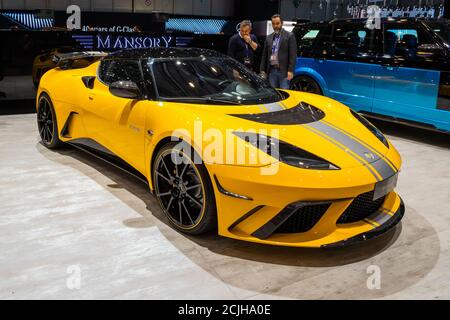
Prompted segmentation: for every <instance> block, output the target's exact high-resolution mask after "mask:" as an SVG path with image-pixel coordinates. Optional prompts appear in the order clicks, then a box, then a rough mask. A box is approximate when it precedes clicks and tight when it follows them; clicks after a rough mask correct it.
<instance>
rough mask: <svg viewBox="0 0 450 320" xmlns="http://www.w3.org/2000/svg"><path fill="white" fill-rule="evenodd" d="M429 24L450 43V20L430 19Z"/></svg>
mask: <svg viewBox="0 0 450 320" xmlns="http://www.w3.org/2000/svg"><path fill="white" fill-rule="evenodd" d="M427 23H428V26H429V27H430V28H431V29H433V31H434V32H436V33H437V34H438V35H439V37H441V39H442V40H444V41H445V42H446V43H447V44H450V22H444V21H429V22H427Z"/></svg>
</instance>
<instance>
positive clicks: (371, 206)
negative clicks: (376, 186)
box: [337, 191, 386, 223]
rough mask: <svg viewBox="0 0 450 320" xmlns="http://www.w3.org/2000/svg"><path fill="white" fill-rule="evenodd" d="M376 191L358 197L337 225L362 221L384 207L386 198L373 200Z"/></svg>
mask: <svg viewBox="0 0 450 320" xmlns="http://www.w3.org/2000/svg"><path fill="white" fill-rule="evenodd" d="M373 195H374V191H370V192H366V193H363V194H360V195H359V196H357V197H356V198H355V199H354V200H353V201H352V203H351V204H350V205H349V206H348V208H347V209H346V210H345V211H344V213H343V214H342V215H341V217H340V218H339V220H338V222H337V223H353V222H357V221H361V220H363V219H365V218H367V217H368V216H370V215H371V214H373V213H375V212H376V211H377V210H378V209H380V207H381V206H382V205H383V203H384V200H385V198H386V197H381V198H379V199H377V200H373Z"/></svg>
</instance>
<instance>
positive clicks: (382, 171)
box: [309, 121, 396, 180]
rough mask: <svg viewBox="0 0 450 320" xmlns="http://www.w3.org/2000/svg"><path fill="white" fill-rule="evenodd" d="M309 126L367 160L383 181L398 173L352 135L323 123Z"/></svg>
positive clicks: (319, 122)
mask: <svg viewBox="0 0 450 320" xmlns="http://www.w3.org/2000/svg"><path fill="white" fill-rule="evenodd" d="M309 125H310V126H312V127H313V128H315V129H317V130H319V131H321V132H323V133H325V134H326V135H328V136H330V137H331V138H332V139H334V140H336V141H337V142H339V143H341V144H342V145H344V146H346V147H348V148H349V149H350V150H352V151H353V152H354V153H356V154H357V155H358V156H360V157H361V158H362V159H364V160H366V161H367V163H370V165H372V166H373V167H374V169H375V170H376V171H377V172H378V173H379V175H380V176H381V177H382V178H383V180H384V179H387V178H389V177H391V176H393V175H394V174H395V173H396V171H395V170H394V169H392V167H391V166H390V165H389V164H388V163H387V162H386V160H385V159H384V158H381V157H380V156H379V155H377V154H376V153H374V152H373V151H372V150H370V149H369V148H367V147H366V146H364V145H363V144H362V143H361V142H359V141H358V140H357V139H356V138H353V137H352V136H351V135H349V134H346V133H344V132H342V131H340V130H338V129H336V128H334V127H332V126H331V125H329V124H327V123H325V122H323V121H318V122H314V123H310V124H309Z"/></svg>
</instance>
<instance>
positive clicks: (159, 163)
mask: <svg viewBox="0 0 450 320" xmlns="http://www.w3.org/2000/svg"><path fill="white" fill-rule="evenodd" d="M180 146H181V145H180V144H177V143H170V144H168V145H166V146H164V147H163V148H162V149H161V150H160V151H159V152H158V154H157V156H156V158H155V161H154V164H153V182H154V189H155V195H156V197H157V198H158V201H159V204H160V206H161V208H162V209H163V211H164V213H165V214H166V215H167V217H168V218H169V221H170V222H171V224H172V225H174V226H175V227H176V228H177V229H178V230H181V231H183V232H185V233H189V234H200V233H204V232H206V231H209V230H211V229H213V228H214V227H215V226H216V224H217V223H216V206H215V201H214V193H213V189H212V185H211V181H210V179H209V176H208V174H207V171H206V168H205V166H204V165H203V164H195V163H194V162H193V160H192V158H193V154H192V155H190V154H186V153H185V151H186V149H188V150H192V148H181V147H180ZM191 153H193V151H192V152H191Z"/></svg>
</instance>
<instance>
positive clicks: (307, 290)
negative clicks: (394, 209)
mask: <svg viewBox="0 0 450 320" xmlns="http://www.w3.org/2000/svg"><path fill="white" fill-rule="evenodd" d="M35 118H36V115H34V114H27V115H9V116H0V190H1V192H0V204H1V206H0V279H1V281H0V299H71V298H75V299H77V298H87V299H107V298H113V299H119V298H120V299H266V298H274V299H276V298H298V299H320V298H325V299H330V298H335V299H366V298H367V299H371V298H390V299H403V298H409V299H415V298H424V299H437V298H439V299H449V298H450V292H449V290H448V288H449V287H450V268H449V265H450V160H449V159H450V139H449V136H448V135H447V136H446V135H443V134H439V133H434V132H428V131H423V130H419V129H414V128H407V127H403V126H400V125H392V124H386V123H378V122H377V123H376V124H377V125H379V127H380V129H381V130H383V131H384V132H385V133H386V134H387V135H388V136H389V138H390V140H391V142H392V143H393V144H394V145H395V146H396V148H397V149H398V150H399V152H400V153H401V155H402V158H403V162H404V165H403V169H402V172H401V175H400V179H399V184H398V187H397V190H398V193H399V194H400V195H401V196H402V198H403V200H404V201H405V205H406V212H405V217H404V219H403V221H402V224H401V225H399V226H398V227H397V228H396V229H395V230H394V231H393V232H390V233H388V234H386V235H384V236H383V237H381V238H378V239H375V240H372V241H368V242H366V243H361V244H358V245H355V246H351V247H344V248H339V249H327V250H312V249H298V248H282V247H271V246H262V245H256V244H252V243H245V242H239V241H234V240H231V239H225V238H221V237H219V236H216V235H208V236H201V237H188V236H186V235H182V234H180V233H178V232H176V231H175V230H174V229H172V228H171V227H170V226H168V225H167V223H166V220H165V218H164V216H163V214H162V212H161V211H160V209H159V206H158V204H157V202H156V199H155V198H153V196H151V195H150V194H149V192H148V190H147V187H146V186H145V185H144V184H143V183H142V182H140V181H139V180H137V179H136V178H134V177H132V176H129V175H128V174H126V173H123V172H121V171H119V170H117V169H116V168H114V167H112V166H110V165H108V164H106V163H104V162H102V161H100V160H97V159H95V158H93V157H91V156H90V155H87V154H84V153H82V152H81V151H78V150H76V149H73V148H71V147H68V148H65V149H62V150H60V151H57V152H55V151H51V150H48V149H46V148H45V147H44V146H43V145H41V143H40V142H39V136H38V132H37V128H36V121H35ZM372 265H375V266H378V267H379V268H380V271H381V288H380V289H372V290H370V289H368V286H367V280H368V278H369V277H370V276H371V273H368V268H369V266H372ZM369 270H372V269H371V268H369ZM78 271H79V272H78ZM74 274H75V275H79V276H80V278H79V279H81V282H80V286H79V289H77V287H75V288H74V287H73V286H72V284H73V282H72V280H73V276H74Z"/></svg>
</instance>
